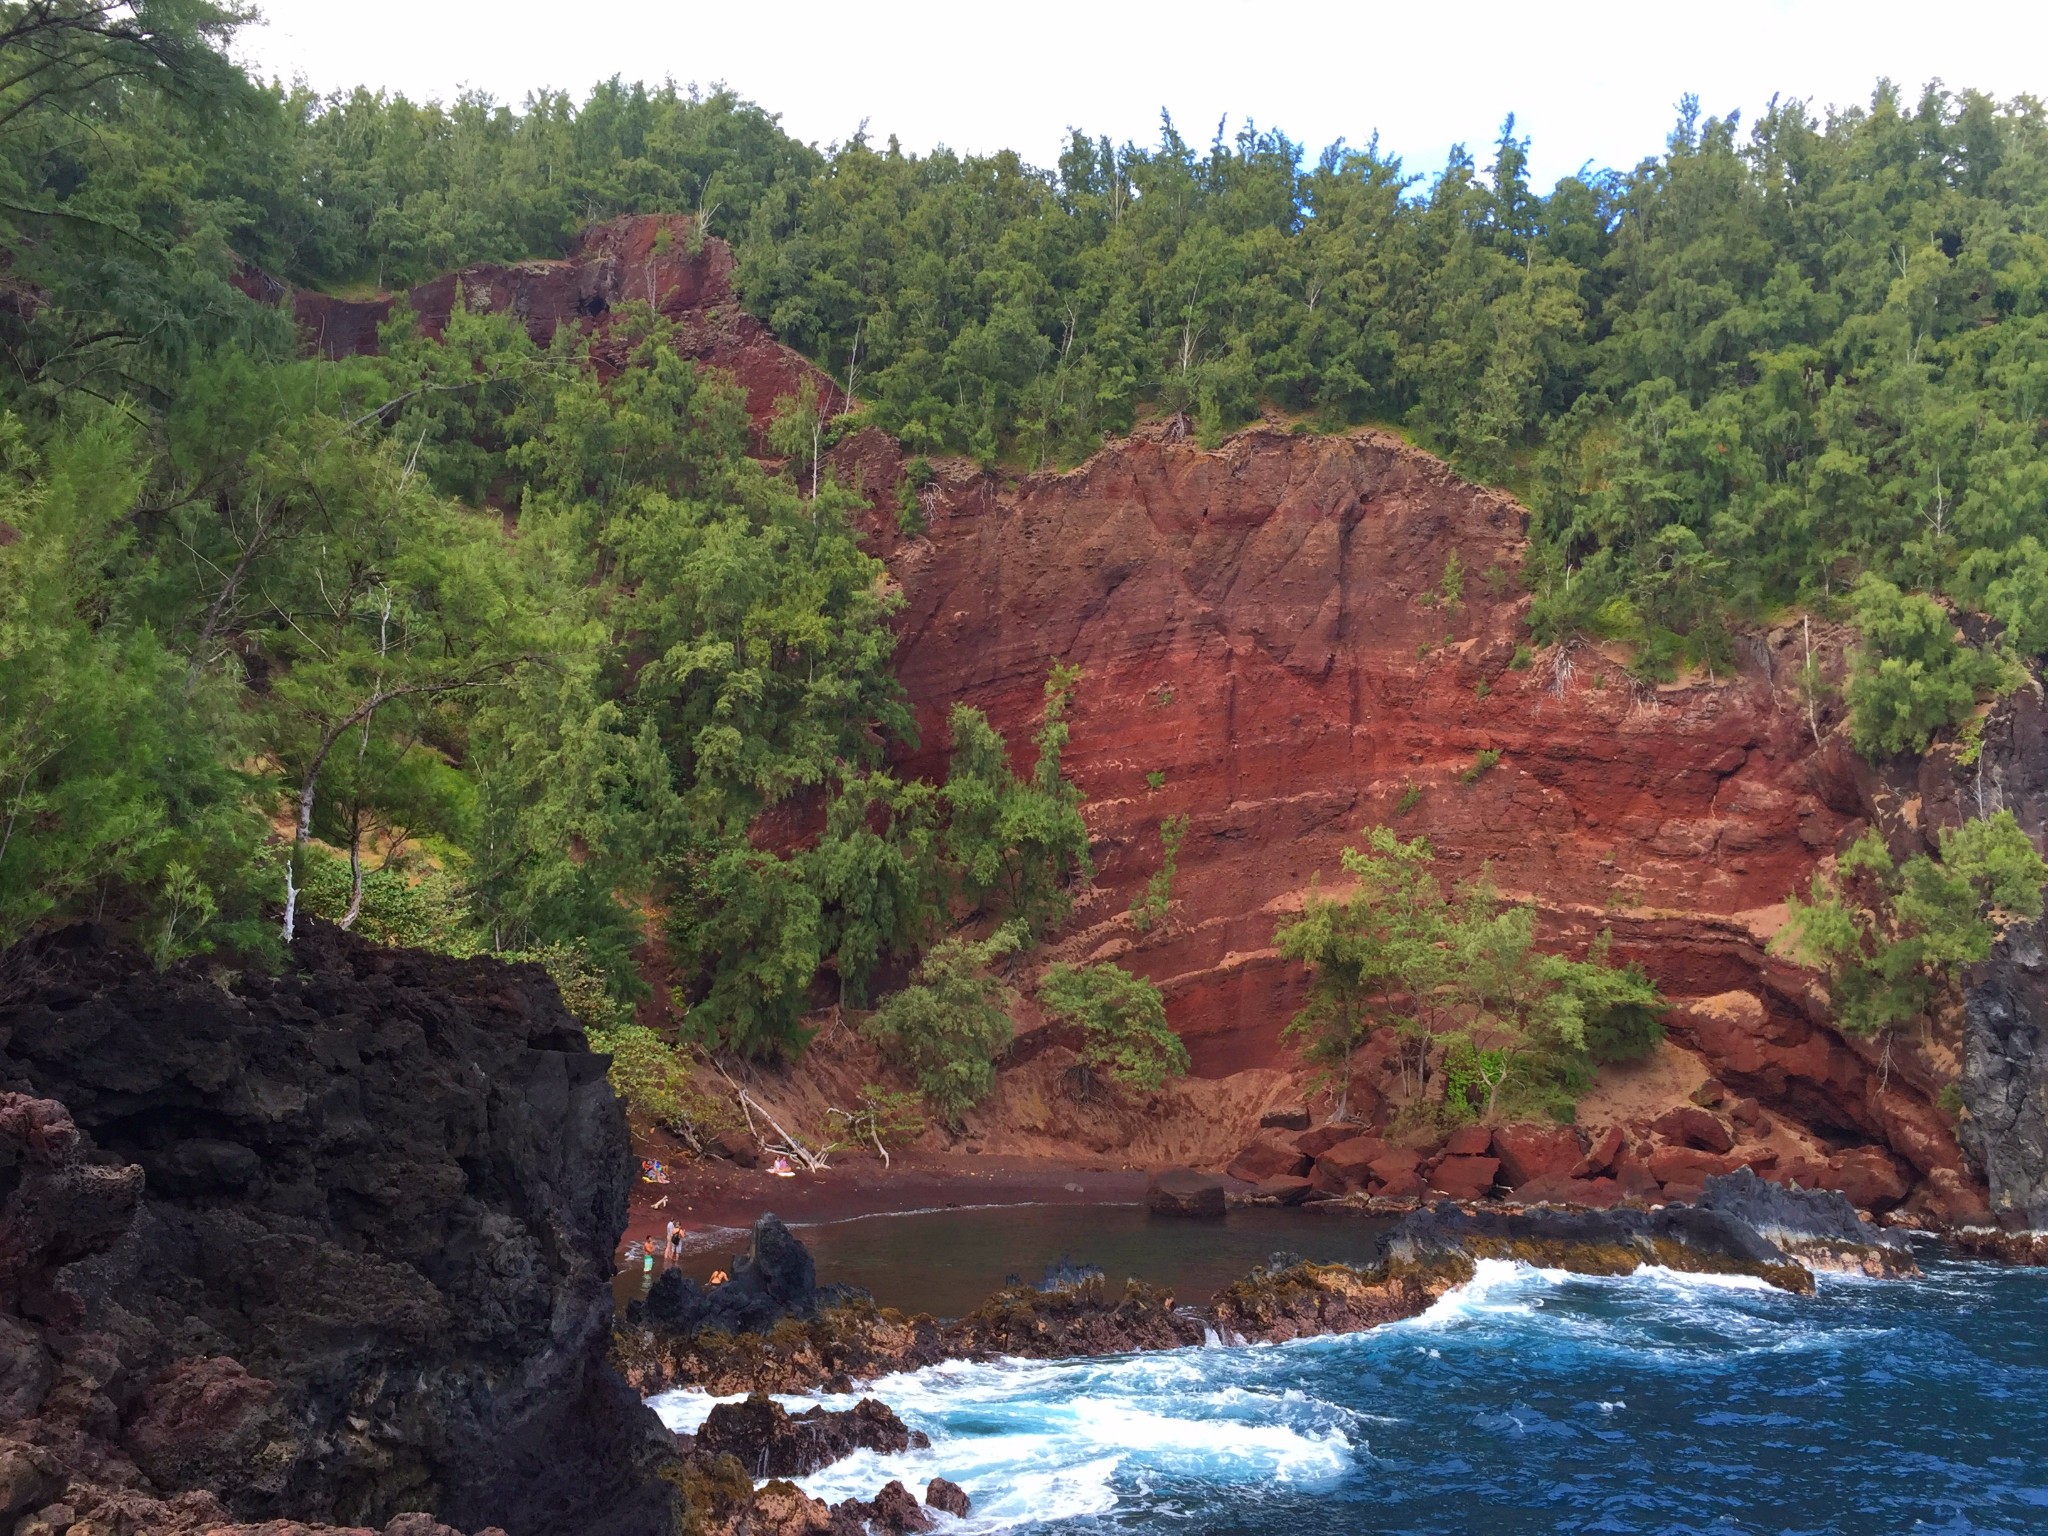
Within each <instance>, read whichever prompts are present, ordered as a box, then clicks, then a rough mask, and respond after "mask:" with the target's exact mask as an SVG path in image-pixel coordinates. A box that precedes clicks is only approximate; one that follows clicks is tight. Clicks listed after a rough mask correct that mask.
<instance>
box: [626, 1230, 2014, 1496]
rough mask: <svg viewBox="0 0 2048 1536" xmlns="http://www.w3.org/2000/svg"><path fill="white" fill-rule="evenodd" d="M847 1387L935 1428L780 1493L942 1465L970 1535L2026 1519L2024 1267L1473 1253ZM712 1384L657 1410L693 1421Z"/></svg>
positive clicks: (868, 1485) (864, 1492)
mask: <svg viewBox="0 0 2048 1536" xmlns="http://www.w3.org/2000/svg"><path fill="white" fill-rule="evenodd" d="M871 1391H872V1394H873V1395H874V1396H877V1397H880V1398H882V1399H883V1400H884V1401H886V1402H888V1403H890V1404H891V1405H892V1406H894V1407H895V1408H896V1410H897V1411H898V1412H899V1413H901V1414H902V1416H903V1417H904V1419H905V1420H907V1421H908V1422H909V1423H911V1424H912V1425H914V1426H915V1427H917V1428H921V1429H923V1430H925V1431H926V1432H927V1433H928V1434H930V1435H931V1437H932V1440H933V1445H932V1448H931V1449H930V1450H929V1451H923V1452H916V1453H912V1454H909V1455H905V1456H900V1457H889V1458H878V1457H875V1456H873V1455H872V1454H869V1453H862V1454H861V1455H859V1456H856V1457H854V1458H852V1459H850V1460H848V1461H845V1462H842V1463H840V1464H839V1465H837V1466H835V1467H832V1468H829V1469H827V1470H826V1471H825V1472H823V1473H821V1474H819V1475H818V1476H817V1477H815V1478H812V1479H809V1480H808V1481H807V1482H806V1483H805V1484H804V1486H805V1487H806V1488H807V1489H808V1490H809V1491H811V1492H813V1493H816V1494H818V1495H820V1496H821V1497H824V1498H827V1499H839V1498H844V1497H847V1496H849V1495H851V1496H858V1497H862V1498H867V1497H872V1496H873V1494H874V1491H875V1490H876V1488H878V1487H879V1486H880V1485H881V1484H882V1483H883V1482H885V1481H887V1480H888V1479H889V1478H890V1477H901V1478H902V1479H903V1480H904V1481H905V1482H906V1483H908V1484H910V1485H911V1486H912V1487H913V1488H916V1489H920V1490H921V1489H922V1487H923V1485H924V1483H925V1480H926V1479H928V1478H930V1477H931V1476H933V1475H934V1474H940V1475H944V1476H946V1477H950V1478H952V1479H953V1480H954V1481H955V1482H958V1483H960V1484H961V1485H962V1486H963V1487H965V1488H966V1489H967V1491H968V1492H969V1494H970V1495H971V1496H972V1497H973V1499H974V1503H975V1509H974V1512H973V1514H972V1515H971V1516H970V1517H969V1519H968V1520H967V1521H966V1522H965V1524H964V1526H961V1527H956V1528H959V1529H966V1530H994V1529H1007V1530H1014V1531H1025V1532H1029V1531H1048V1532H1049V1531H1061V1532H1094V1531H1099V1532H1112V1531H1115V1532H1177V1533H1192V1532H1216V1533H1245V1536H1312V1533H1333V1536H1334V1533H1347V1536H1348V1533H1360V1532H1431V1533H1434V1532H1443V1533H1466V1532H1495V1531H1499V1532H1516V1531H1537V1532H1552V1531H1555V1532H1673V1533H1679V1532H1702V1533H1704V1532H1713V1533H1732V1532H1744V1533H1750V1532H1756V1533H1764V1532H1770V1533H1780V1532H1784V1533H1793V1532H1797V1533H1807V1532H1813V1533H1819V1532H1845V1533H1847V1532H1856V1533H1863V1532H1894V1531H1929V1532H1955V1533H1962V1532H1980V1531H1984V1532H1993V1531H1995V1532H2033V1531H2048V1271H2042V1270H2005V1269H1995V1268H1990V1267H1984V1266H1976V1265H1961V1264H1954V1263H1947V1262H1941V1261H1935V1262H1931V1263H1930V1264H1929V1273H1928V1277H1927V1279H1925V1280H1924V1281H1910V1282H1890V1283H1885V1282H1876V1281H1865V1280H1853V1281H1852V1280H1846V1279H1834V1278H1828V1277H1824V1278H1823V1279H1822V1281H1821V1283H1820V1293H1819V1295H1818V1296H1815V1297H1794V1296H1787V1295H1785V1294H1783V1293H1780V1292H1776V1291H1771V1290H1767V1289H1764V1288H1762V1287H1759V1286H1752V1285H1747V1284H1734V1283H1715V1282H1703V1281H1699V1280H1695V1279H1689V1278H1684V1277H1677V1276H1669V1275H1660V1274H1654V1273H1644V1274H1639V1275H1637V1276H1633V1277H1631V1278H1628V1279H1625V1280H1591V1279H1582V1278H1577V1277H1569V1276H1562V1275H1557V1274H1551V1273H1543V1272H1537V1271H1533V1270H1530V1269H1527V1268H1522V1267H1518V1266H1510V1265H1505V1264H1495V1263H1488V1264H1485V1265H1482V1267H1481V1272H1480V1275H1479V1277H1478V1278H1477V1279H1476V1280H1475V1281H1474V1282H1473V1284H1472V1285H1470V1286H1468V1287H1466V1288H1465V1289H1463V1290H1461V1291H1459V1292H1456V1293H1454V1294H1453V1295H1451V1296H1449V1297H1447V1298H1445V1300H1444V1301H1443V1302H1440V1303H1439V1304H1438V1305H1437V1307H1436V1308H1435V1309H1434V1310H1433V1311H1432V1312H1431V1313H1430V1314H1429V1315H1428V1316H1427V1317H1424V1318H1419V1319H1417V1320H1415V1321H1413V1322H1409V1323H1402V1324H1397V1325H1394V1326H1392V1327H1388V1328H1383V1329H1380V1330H1377V1331H1375V1332H1372V1333H1369V1334H1362V1335H1356V1336H1353V1337H1349V1338H1341V1339H1317V1340H1305V1341H1299V1342H1296V1343H1292V1344H1285V1345H1279V1346H1254V1347H1250V1348H1212V1349H1200V1350H1183V1351H1177V1352H1175V1353H1172V1354H1161V1355H1151V1356H1139V1357H1130V1358H1120V1359H1112V1360H1092V1361H1076V1362H1069V1363H1060V1364H1046V1363H1024V1362H1017V1363H1011V1364H998V1365H983V1366H969V1365H960V1364H954V1365H949V1366H943V1367H939V1368H936V1369H933V1370H929V1371H920V1372H917V1373H914V1374H910V1375H904V1376H894V1377H887V1378H884V1379H883V1380H881V1381H879V1382H877V1383H875V1384H874V1385H873V1387H872V1388H871ZM817 1400H818V1401H823V1402H825V1403H826V1404H827V1405H828V1406H837V1407H843V1406H847V1405H848V1404H850V1403H851V1401H852V1399H850V1398H848V1399H837V1398H829V1397H828V1398H821V1399H817ZM786 1401H788V1402H789V1403H791V1405H792V1406H796V1405H798V1404H799V1403H800V1402H805V1401H809V1400H807V1399H804V1400H800V1399H787V1400H786ZM708 1402H709V1400H708V1399H705V1398H703V1397H701V1396H697V1395H694V1394H670V1395H668V1396H667V1397H665V1398H660V1399H656V1402H655V1405H656V1407H657V1408H658V1409H660V1410H661V1411H662V1412H663V1415H664V1417H665V1418H668V1419H669V1420H670V1422H671V1423H672V1425H673V1426H674V1427H677V1428H691V1427H694V1425H695V1424H696V1423H697V1422H699V1421H701V1419H702V1416H703V1414H704V1413H705V1412H707V1411H708ZM948 1524H949V1525H950V1522H949V1523H948Z"/></svg>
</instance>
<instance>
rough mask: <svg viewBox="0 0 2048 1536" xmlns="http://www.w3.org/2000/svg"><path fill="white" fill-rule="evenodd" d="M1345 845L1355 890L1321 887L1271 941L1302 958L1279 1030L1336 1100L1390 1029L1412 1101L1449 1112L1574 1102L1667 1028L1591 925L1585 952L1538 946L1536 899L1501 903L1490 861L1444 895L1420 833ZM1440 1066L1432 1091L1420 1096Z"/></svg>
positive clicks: (1640, 978)
mask: <svg viewBox="0 0 2048 1536" xmlns="http://www.w3.org/2000/svg"><path fill="white" fill-rule="evenodd" d="M1367 837H1368V839H1369V846H1368V847H1367V848H1364V849H1356V848H1347V849H1345V850H1344V852H1343V856H1342V857H1343V865H1344V874H1345V875H1346V877H1348V879H1349V880H1350V881H1351V889H1350V890H1349V891H1348V892H1347V893H1346V894H1344V895H1341V896H1334V897H1333V896H1325V895H1323V894H1322V891H1321V887H1320V883H1319V882H1318V884H1317V885H1316V886H1315V887H1313V888H1312V889H1311V890H1310V892H1309V895H1308V897H1307V900H1306V901H1305V902H1304V903H1303V906H1302V910H1301V915H1300V916H1298V917H1295V918H1292V919H1290V920H1288V921H1287V922H1284V923H1282V924H1281V925H1280V928H1279V931H1278V932H1277V933H1276V934H1275V935H1274V938H1273V942H1274V944H1275V945H1276V946H1277V947H1278V948H1279V950H1280V952H1281V953H1282V954H1284V955H1286V956H1287V957H1288V958H1289V959H1292V960H1298V961H1300V962H1301V963H1302V964H1303V965H1305V966H1307V967H1308V970H1309V976H1310V981H1309V989H1308V999H1307V1001H1306V1002H1305V1003H1304V1004H1303V1006H1302V1009H1301V1011H1300V1012H1299V1013H1297V1014H1296V1015H1295V1016H1294V1020H1293V1022H1292V1023H1291V1024H1289V1025H1288V1027H1287V1034H1288V1036H1289V1037H1290V1038H1291V1039H1294V1040H1296V1041H1298V1042H1299V1044H1300V1046H1301V1049H1302V1053H1303V1055H1305V1056H1306V1057H1307V1058H1308V1059H1309V1060H1310V1061H1312V1062H1315V1063H1317V1064H1318V1065H1319V1066H1320V1067H1321V1068H1322V1069H1323V1072H1324V1075H1325V1076H1326V1077H1327V1078H1328V1080H1329V1082H1330V1085H1331V1087H1332V1088H1333V1090H1334V1095H1335V1099H1336V1104H1337V1113H1338V1117H1339V1118H1340V1119H1341V1118H1342V1117H1343V1115H1344V1114H1345V1112H1346V1106H1347V1102H1348V1099H1349V1096H1350V1087H1351V1070H1352V1063H1353V1059H1354V1057H1355V1056H1356V1054H1357V1051H1358V1048H1359V1047H1360V1046H1361V1045H1363V1044H1364V1043H1365V1041H1366V1040H1367V1038H1369V1037H1370V1036H1371V1035H1372V1034H1373V1033H1375V1032H1376V1031H1378V1030H1380V1029H1383V1028H1389V1027H1391V1028H1392V1029H1393V1030H1395V1031H1396V1033H1397V1034H1398V1035H1399V1036H1400V1037H1401V1040H1402V1048H1401V1054H1400V1058H1399V1061H1400V1068H1401V1077H1402V1083H1403V1085H1404V1088H1405V1089H1406V1090H1407V1105H1408V1107H1409V1110H1410V1112H1420V1111H1422V1110H1423V1109H1424V1108H1425V1107H1426V1106H1428V1105H1435V1106H1437V1108H1438V1112H1440V1113H1441V1114H1442V1115H1444V1116H1445V1117H1447V1118H1449V1119H1450V1120H1452V1121H1454V1122H1455V1121H1459V1120H1468V1119H1473V1118H1479V1119H1486V1120H1491V1119H1493V1118H1494V1117H1495V1115H1496V1113H1497V1112H1500V1111H1505V1110H1547V1111H1549V1112H1551V1113H1554V1114H1557V1115H1559V1116H1560V1117H1562V1118H1569V1116H1570V1113H1571V1106H1572V1104H1573V1102H1574V1101H1575V1100H1576V1099H1577V1098H1578V1096H1579V1094H1580V1093H1582V1092H1584V1090H1585V1088H1586V1086H1587V1084H1588V1083H1590V1082H1591V1080H1592V1074H1593V1069H1594V1067H1595V1066H1597V1065H1598V1064H1599V1063H1600V1062H1602V1061H1628V1060H1635V1059H1638V1058H1640V1057H1641V1056H1642V1055H1644V1054H1645V1053H1646V1052H1647V1051H1649V1050H1650V1049H1651V1048H1652V1047H1653V1046H1655V1045H1656V1043H1657V1041H1658V1040H1659V1039H1661V1038H1662V1033H1663V1032H1662V1029H1661V1028H1660V1026H1659V1025H1658V1023H1657V1015H1658V1014H1659V1013H1660V1012H1661V1011H1662V1009H1663V999H1662V998H1661V997H1659V996H1658V994H1657V989H1656V988H1655V987H1654V986H1653V985H1651V983H1650V979H1649V978H1648V977H1647V976H1646V975H1644V974H1643V970H1642V967H1640V966H1638V965H1634V964H1630V965H1626V966H1616V965H1612V964H1610V963H1608V960H1607V949H1608V942H1609V941H1608V936H1607V935H1604V934H1603V935H1602V936H1601V937H1600V939H1599V940H1597V941H1596V942H1595V943H1594V944H1593V945H1592V946H1591V947H1590V948H1589V949H1588V950H1587V953H1586V957H1585V958H1584V959H1583V960H1572V959H1569V958H1567V957H1565V956H1563V955H1553V954H1544V953H1542V952H1541V951H1539V950H1538V949H1537V948H1536V947H1535V943H1536V909H1535V908H1534V907H1533V906H1530V905H1528V904H1526V903H1513V902H1505V901H1503V900H1502V899H1501V898H1500V895H1499V893H1498V892H1496V891H1495V890H1494V889H1493V885H1492V882H1491V881H1490V880H1489V879H1488V877H1487V875H1486V873H1485V872H1484V871H1481V873H1480V875H1479V877H1478V878H1477V879H1475V880H1472V881H1470V882H1468V883H1466V884H1464V885H1462V886H1460V887H1459V888H1458V889H1456V890H1455V891H1451V892H1446V891H1445V890H1444V889H1443V887H1442V885H1441V884H1440V883H1439V882H1438V880H1437V878H1436V875H1435V873H1434V869H1433V865H1434V863H1435V853H1434V851H1433V850H1432V849H1431V848H1430V845H1429V840H1428V839H1427V838H1422V837H1415V838H1409V839H1407V840H1405V841H1404V840H1403V839H1402V838H1400V837H1399V836H1397V835H1396V834H1395V833H1394V832H1392V831H1391V830H1389V829H1388V828H1386V827H1373V828H1371V829H1370V830H1369V832H1368V833H1367ZM1432 1075H1434V1076H1436V1077H1437V1078H1438V1079H1440V1081H1439V1082H1438V1084H1437V1086H1438V1087H1439V1089H1440V1092H1438V1093H1435V1094H1431V1095H1428V1096H1427V1097H1425V1091H1424V1090H1425V1087H1426V1086H1427V1085H1428V1079H1429V1078H1430V1077H1431V1076H1432Z"/></svg>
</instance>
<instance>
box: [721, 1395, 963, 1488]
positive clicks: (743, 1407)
mask: <svg viewBox="0 0 2048 1536" xmlns="http://www.w3.org/2000/svg"><path fill="white" fill-rule="evenodd" d="M931 1443H932V1442H931V1439H930V1437H929V1436H927V1435H926V1434H925V1433H924V1432H923V1431H922V1430H915V1429H910V1428H907V1427H906V1426H905V1425H904V1423H903V1421H902V1420H901V1419H899V1418H897V1417H896V1414H895V1412H894V1411H893V1410H892V1409H891V1408H890V1407H889V1406H888V1404H886V1403H879V1402H877V1401H875V1399H873V1398H871V1397H864V1398H862V1399H861V1400H860V1401H859V1402H857V1403H855V1404H854V1405H853V1406H852V1407H851V1408H847V1409H844V1410H841V1411H839V1412H833V1411H831V1410H829V1409H825V1408H807V1409H805V1410H804V1411H803V1412H802V1413H794V1414H793V1413H790V1412H789V1411H788V1410H787V1409H785V1408H784V1407H783V1406H782V1405H781V1404H780V1403H778V1402H776V1401H775V1400H774V1399H773V1398H771V1397H769V1396H767V1395H766V1394H765V1393H761V1392H756V1393H754V1394H753V1395H752V1396H750V1397H749V1398H747V1399H746V1401H744V1402H739V1403H720V1404H719V1405H718V1406H717V1407H716V1408H713V1409H712V1410H711V1414H710V1417H708V1418H706V1419H705V1421H704V1424H703V1427H702V1428H700V1429H699V1430H698V1431H697V1433H696V1436H695V1443H694V1445H693V1446H692V1447H691V1449H693V1450H694V1451H696V1452H697V1453H698V1454H700V1455H705V1456H736V1457H738V1458H739V1462H740V1465H741V1466H743V1467H745V1468H746V1469H747V1473H748V1475H749V1476H751V1477H754V1478H769V1477H809V1476H810V1475H811V1474H812V1473H813V1472H816V1471H819V1470H820V1469H822V1468H825V1467H829V1466H831V1465H832V1463H833V1462H835V1461H841V1460H844V1459H845V1458H846V1457H848V1456H851V1455H852V1454H853V1453H854V1452H855V1451H873V1452H874V1453H875V1454H876V1455H878V1456H895V1455H899V1454H901V1453H902V1452H904V1451H908V1450H924V1449H926V1448H927V1447H929V1446H930V1445H931Z"/></svg>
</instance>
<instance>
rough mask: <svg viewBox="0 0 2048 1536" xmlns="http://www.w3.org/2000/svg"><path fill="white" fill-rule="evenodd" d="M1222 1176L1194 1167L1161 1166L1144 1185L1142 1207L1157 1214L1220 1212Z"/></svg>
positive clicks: (1192, 1214) (1221, 1212) (1209, 1214)
mask: <svg viewBox="0 0 2048 1536" xmlns="http://www.w3.org/2000/svg"><path fill="white" fill-rule="evenodd" d="M1223 1207H1224V1198H1223V1180H1222V1179H1220V1178H1218V1177H1217V1176H1216V1175H1215V1174H1213V1173H1203V1172H1201V1171H1200V1170H1199V1169H1196V1168H1162V1169H1161V1170H1160V1171H1159V1172H1157V1173H1155V1174H1153V1175H1152V1180H1151V1182H1150V1183H1149V1184H1147V1185H1146V1186H1145V1208H1146V1209H1147V1210H1150V1211H1153V1212H1155V1213H1157V1214H1158V1215H1161V1216H1206V1217H1215V1216H1221V1215H1222V1214H1223Z"/></svg>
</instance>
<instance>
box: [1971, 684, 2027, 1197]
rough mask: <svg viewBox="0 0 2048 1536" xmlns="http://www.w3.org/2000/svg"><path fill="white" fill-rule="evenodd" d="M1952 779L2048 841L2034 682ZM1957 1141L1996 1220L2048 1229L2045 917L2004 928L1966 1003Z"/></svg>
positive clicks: (1986, 811) (2002, 709)
mask: <svg viewBox="0 0 2048 1536" xmlns="http://www.w3.org/2000/svg"><path fill="white" fill-rule="evenodd" d="M1982 742H1983V744H1982V746H1981V748H1980V749H1979V751H1978V754H1977V761H1976V762H1975V763H1974V764H1962V765H1957V767H1956V768H1955V770H1954V771H1953V774H1952V779H1951V782H1952V783H1954V784H1955V785H1956V788H1957V792H1958V798H1960V799H1961V801H1962V803H1963V806H1964V807H1965V808H1966V809H1967V810H1968V811H1969V812H1970V813H1971V814H1974V815H1980V816H1982V815H1991V814H1995V813H1996V812H1998V811H2000V810H2010V811H2011V812H2012V813H2013V814H2014V816H2015V817H2016V818H2017V819H2018V821H2019V823H2020V825H2021V826H2022V827H2024V828H2025V829H2026V831H2027V832H2028V834H2029V835H2030V836H2032V837H2033V839H2034V841H2035V843H2036V844H2037V845H2043V846H2048V706H2044V704H2043V700H2042V687H2041V684H2040V682H2039V681H2038V680H2033V681H2030V682H2029V683H2028V685H2027V686H2025V687H2023V688H2021V689H2019V690H2018V691H2017V692H2015V693H2013V694H2011V695H2009V696H2007V697H2006V698H2004V699H2002V700H2000V701H1999V703H1998V705H1997V707H1996V708H1994V709H1993V710H1992V711H1991V714H1990V717H1989V718H1988V719H1987V720H1986V721H1985V723H1984V730H1983V736H1982ZM1962 1099H1963V1109H1964V1114H1965V1118H1964V1121H1963V1126H1962V1137H1963V1144H1964V1146H1965V1147H1966V1148H1967V1149H1968V1150H1969V1153H1970V1156H1971V1158H1972V1159H1973V1160H1974V1161H1975V1162H1976V1164H1977V1166H1978V1167H1979V1168H1980V1169H1982V1171H1983V1174H1984V1177H1985V1181H1986V1183H1987V1184H1988V1185H1989V1187H1990V1201H1991V1207H1992V1210H1993V1213H1994V1214H1995V1215H1997V1216H1998V1217H1999V1218H2000V1219H2001V1220H2004V1221H2007V1222H2014V1223H2018V1224H2021V1225H2024V1226H2026V1227H2030V1228H2036V1229H2048V919H2043V921H2041V922H2039V923H2035V924H2033V925H2032V926H2030V927H2019V928H2015V929H2013V930H2012V931H2010V932H2008V933H2007V934H2006V936H2005V937H2004V939H2003V940H2001V941H2000V943H1999V945H1998V948H1997V950H1996V951H1995V952H1994V954H1993V955H1992V958H1991V960H1990V961H1989V963H1987V964H1986V965H1984V966H1982V967H1980V969H1979V971H1978V974H1977V976H1976V977H1975V979H1974V981H1973V983H1972V985H1971V987H1970V989H1969V993H1968V996H1967V997H1966V999H1965V1003H1964V1016H1963V1062H1962Z"/></svg>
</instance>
